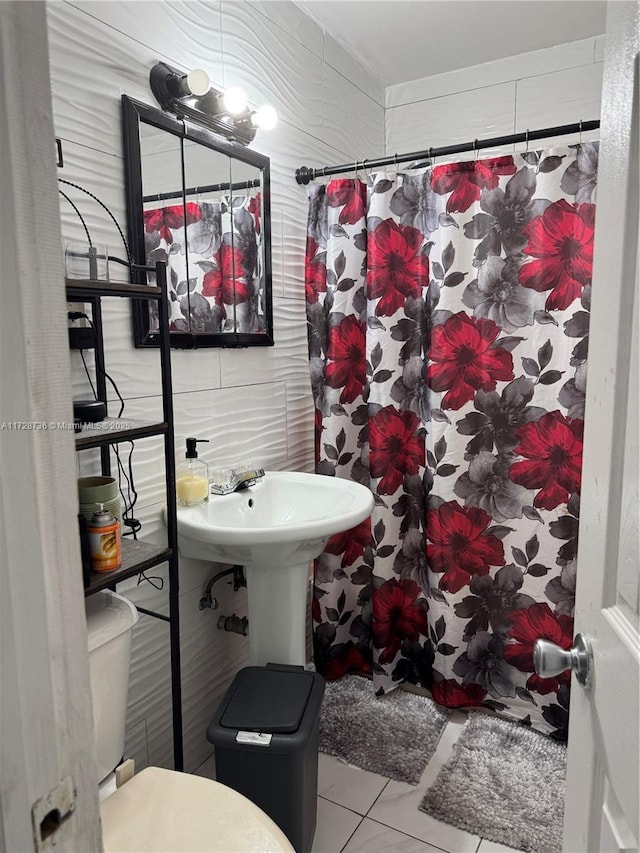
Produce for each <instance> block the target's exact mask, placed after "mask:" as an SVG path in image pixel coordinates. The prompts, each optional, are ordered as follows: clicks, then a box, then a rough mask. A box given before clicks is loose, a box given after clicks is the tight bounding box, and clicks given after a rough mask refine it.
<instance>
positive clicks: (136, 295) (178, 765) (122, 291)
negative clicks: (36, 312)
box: [65, 261, 184, 770]
mask: <svg viewBox="0 0 640 853" xmlns="http://www.w3.org/2000/svg"><path fill="white" fill-rule="evenodd" d="M131 270H132V271H137V272H152V273H155V276H156V286H148V285H140V284H129V283H127V282H109V281H91V280H88V279H65V287H66V294H67V299H68V301H69V302H84V303H90V304H91V311H92V322H93V326H94V329H95V332H96V339H95V358H96V365H97V368H98V369H97V370H96V391H97V396H98V398H99V399H100V400H104V401H105V402H106V400H107V388H106V378H105V370H104V341H103V335H102V310H101V299H102V298H104V297H120V298H128V299H146V300H155V301H157V303H158V318H159V333H158V338H159V349H160V373H161V382H162V412H163V413H162V421H160V422H146V421H134V420H131V419H126V418H106V419H105V420H104V421H101V422H100V423H99V424H98V425H97V426H92V427H84V428H83V430H82V432H80V433H78V434H77V435H76V450H78V451H80V450H87V449H89V448H99V449H100V460H101V467H102V473H103V475H104V476H109V475H110V473H111V458H110V453H109V448H110V446H111V445H113V444H118V443H119V442H122V441H133V440H137V439H143V438H149V437H151V436H158V435H161V436H163V437H164V452H165V482H166V522H167V545H166V547H165V546H160V545H155V544H153V543H150V542H144V541H143V540H139V539H136V540H131V539H123V541H122V566H121V567H120V568H119V569H116V571H114V572H108V573H104V572H103V573H97V572H92V573H91V579H90V583H89V586H87V587H86V589H85V595H92V594H93V593H95V592H98V590H101V589H105V588H114V587H115V585H116V584H117V583H119V582H120V581H123V580H125V579H126V578H130V577H133V576H134V575H137V574H140V573H141V572H144V571H145V570H146V569H150V568H152V567H153V566H157V565H160V564H161V563H167V564H168V567H169V616H168V617H167V616H165V615H164V614H162V613H155V612H153V611H151V610H146V609H145V608H138V610H139V612H140V613H144V614H145V615H148V616H152V617H155V618H157V619H161V620H162V621H165V622H168V623H169V645H170V652H171V702H172V714H173V762H174V767H175V769H176V770H182V769H183V767H184V760H183V746H182V685H181V677H180V619H179V598H178V593H179V581H178V528H177V519H176V500H175V495H176V483H175V444H174V436H173V401H172V386H171V355H170V344H169V303H168V295H167V269H166V264H164V263H163V262H162V261H159V262H158V263H156V264H155V266H144V265H141V264H132V265H131Z"/></svg>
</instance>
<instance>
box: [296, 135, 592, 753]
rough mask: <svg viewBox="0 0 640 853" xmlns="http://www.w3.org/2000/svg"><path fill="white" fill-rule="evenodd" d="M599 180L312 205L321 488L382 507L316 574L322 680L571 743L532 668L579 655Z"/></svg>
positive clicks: (310, 272) (558, 681) (574, 155)
mask: <svg viewBox="0 0 640 853" xmlns="http://www.w3.org/2000/svg"><path fill="white" fill-rule="evenodd" d="M597 170H598V145H597V143H583V144H581V145H572V146H566V147H560V148H554V149H553V150H552V151H527V152H524V153H521V154H517V155H516V154H513V155H508V156H503V157H498V158H493V159H487V160H478V161H476V162H473V161H472V162H464V163H452V164H442V165H436V166H434V167H433V168H429V169H426V170H421V171H415V172H409V173H407V174H402V173H400V174H398V175H394V174H386V173H378V174H376V175H372V176H371V178H372V179H371V182H370V184H369V186H368V187H366V186H365V185H364V184H363V183H362V182H360V181H358V180H353V179H344V178H341V179H337V180H332V181H331V182H330V183H329V185H328V186H327V187H325V186H322V185H312V186H311V187H310V190H309V202H310V203H309V219H308V232H307V233H308V237H307V258H306V278H305V291H306V301H307V319H308V332H309V355H310V367H311V381H312V388H313V393H314V398H315V405H316V471H317V472H318V473H319V474H326V475H329V476H337V477H346V478H350V479H354V480H356V481H358V482H361V483H363V484H365V485H367V486H369V487H370V488H371V490H372V491H373V493H374V496H375V499H376V503H375V506H374V510H373V513H372V517H371V521H370V523H369V522H365V523H363V524H361V525H360V526H359V527H357V528H355V529H354V530H352V531H349V532H346V533H342V534H339V535H337V536H334V537H333V538H332V539H331V540H330V541H329V542H328V544H327V546H326V549H325V552H324V553H323V554H322V555H321V556H320V557H319V558H318V560H317V561H316V565H315V597H314V602H313V615H314V622H315V630H314V650H315V662H316V666H317V668H318V670H319V671H320V672H322V673H323V674H324V675H325V676H326V677H328V678H336V677H339V676H341V675H342V674H344V673H345V672H348V671H350V670H354V671H358V670H360V671H365V672H369V673H371V674H372V675H373V682H374V688H375V690H376V691H388V690H391V689H393V688H394V687H395V686H397V684H398V683H400V682H402V681H406V682H410V683H414V684H419V685H421V686H423V687H425V688H428V689H429V690H430V691H431V692H432V694H433V696H434V698H435V699H436V700H437V701H438V702H440V703H441V704H442V705H445V706H447V707H450V708H459V707H473V706H478V705H482V706H484V707H488V708H492V709H494V710H497V711H500V712H502V713H504V714H505V715H507V716H509V717H511V718H513V719H516V720H521V721H523V722H525V723H527V724H529V725H531V726H533V727H534V728H536V729H538V730H540V731H543V732H545V733H547V734H550V735H551V736H552V737H554V738H556V739H559V740H562V739H564V738H565V737H566V730H567V729H566V727H567V719H568V702H569V677H568V673H567V672H565V673H561V674H560V675H559V676H558V677H556V678H547V679H543V678H540V677H539V676H537V675H536V674H535V673H534V671H533V659H532V650H533V643H534V641H535V640H536V639H537V638H538V637H542V638H545V639H549V640H552V641H553V642H555V643H558V644H559V645H561V646H562V647H563V648H565V649H566V648H569V646H570V645H571V641H572V637H573V606H574V595H575V585H576V572H577V568H578V567H577V564H576V556H577V541H578V527H579V507H580V478H581V464H582V425H583V418H584V400H585V381H586V359H587V342H588V332H589V316H590V315H589V311H590V291H591V266H592V259H593V237H594V218H595V188H596V181H597ZM585 568H587V569H588V567H585Z"/></svg>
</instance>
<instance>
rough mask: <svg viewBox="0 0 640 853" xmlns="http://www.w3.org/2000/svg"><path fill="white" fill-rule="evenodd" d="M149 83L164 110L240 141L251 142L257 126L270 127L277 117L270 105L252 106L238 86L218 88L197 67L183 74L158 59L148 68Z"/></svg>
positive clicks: (246, 143)
mask: <svg viewBox="0 0 640 853" xmlns="http://www.w3.org/2000/svg"><path fill="white" fill-rule="evenodd" d="M149 83H150V85H151V91H152V92H153V94H154V96H155V98H156V100H157V101H158V103H159V104H160V106H161V107H162V109H163V110H167V111H168V112H171V113H173V114H174V115H176V116H178V118H188V119H190V120H191V121H194V122H196V123H199V124H203V125H205V126H206V127H208V128H209V129H210V130H213V131H214V132H215V133H218V134H220V135H221V136H224V137H226V138H227V139H231V140H233V141H235V142H240V143H241V144H242V145H248V143H249V142H251V140H252V139H253V138H254V136H255V135H256V130H257V128H260V129H262V130H271V129H272V128H273V127H275V124H276V122H277V120H278V117H277V114H276V111H275V110H274V108H273V107H271V106H269V105H266V104H265V105H264V106H262V107H260V108H259V109H258V110H251V109H250V108H249V105H248V101H247V96H246V94H245V92H244V90H243V89H241V88H240V87H238V86H232V87H230V88H228V89H225V90H221V89H217V88H216V87H215V86H211V85H210V82H209V76H208V74H207V73H206V71H202V70H200V69H196V70H194V71H190V72H189V73H188V74H185V73H184V72H182V71H178V70H177V69H176V68H172V67H171V66H170V65H167V64H166V62H158V63H157V64H156V65H154V67H153V68H152V69H151V74H150V75H149Z"/></svg>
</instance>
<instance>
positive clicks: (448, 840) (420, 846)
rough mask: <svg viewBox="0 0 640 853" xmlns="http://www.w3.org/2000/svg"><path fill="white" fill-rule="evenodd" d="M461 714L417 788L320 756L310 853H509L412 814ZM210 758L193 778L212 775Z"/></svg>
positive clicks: (460, 715) (447, 749)
mask: <svg viewBox="0 0 640 853" xmlns="http://www.w3.org/2000/svg"><path fill="white" fill-rule="evenodd" d="M465 720H466V715H465V714H463V713H460V712H454V713H453V714H452V715H451V718H450V720H449V722H448V723H447V727H446V728H445V730H444V733H443V735H442V738H441V740H440V743H439V744H438V748H437V750H436V752H435V754H434V756H433V758H432V759H431V761H430V762H429V764H428V765H427V767H426V769H425V771H424V773H423V775H422V779H421V780H420V782H419V784H418V785H415V786H414V785H408V784H406V783H404V782H394V781H393V780H392V779H387V778H386V777H385V776H378V775H377V774H376V773H369V772H368V771H366V770H360V768H358V767H352V766H351V765H350V764H344V763H343V762H341V761H338V759H337V758H334V757H333V756H330V755H325V754H324V753H322V752H321V753H320V762H319V770H318V822H317V826H316V834H315V838H314V840H313V847H312V853H365V851H366V853H443V851H444V852H445V853H513V850H512V848H511V847H504V846H503V845H500V844H495V843H494V842H492V841H488V840H486V839H483V838H482V837H481V836H479V835H470V834H469V833H468V832H464V831H463V830H461V829H457V828H456V827H454V826H450V825H449V824H447V823H442V822H441V821H438V820H435V818H432V817H431V816H430V815H427V814H425V813H424V812H421V811H419V810H418V803H419V802H420V800H421V799H422V797H423V796H424V793H425V791H426V790H427V788H428V787H429V786H430V785H431V784H432V782H433V781H434V780H435V778H436V776H437V775H438V773H439V771H440V769H441V767H442V766H443V764H444V763H445V762H446V761H447V759H448V758H449V755H450V754H451V750H452V748H453V744H454V743H455V741H456V740H457V738H458V736H459V734H460V732H461V731H462V726H463V725H464V723H465ZM214 772H215V771H214V764H213V759H209V760H208V761H206V762H205V763H204V764H203V765H202V766H201V767H200V768H198V770H197V771H196V773H197V774H198V775H201V776H210V777H211V778H215V776H214Z"/></svg>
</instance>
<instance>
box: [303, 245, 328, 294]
mask: <svg viewBox="0 0 640 853" xmlns="http://www.w3.org/2000/svg"><path fill="white" fill-rule="evenodd" d="M317 252H318V244H317V243H316V241H315V240H314V239H313V237H307V250H306V254H305V258H304V294H305V299H306V300H307V304H308V305H315V303H316V302H317V301H318V294H319V293H326V290H327V268H326V267H325V265H324V264H323V263H321V261H316V260H314V259H315V256H316V254H317Z"/></svg>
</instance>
